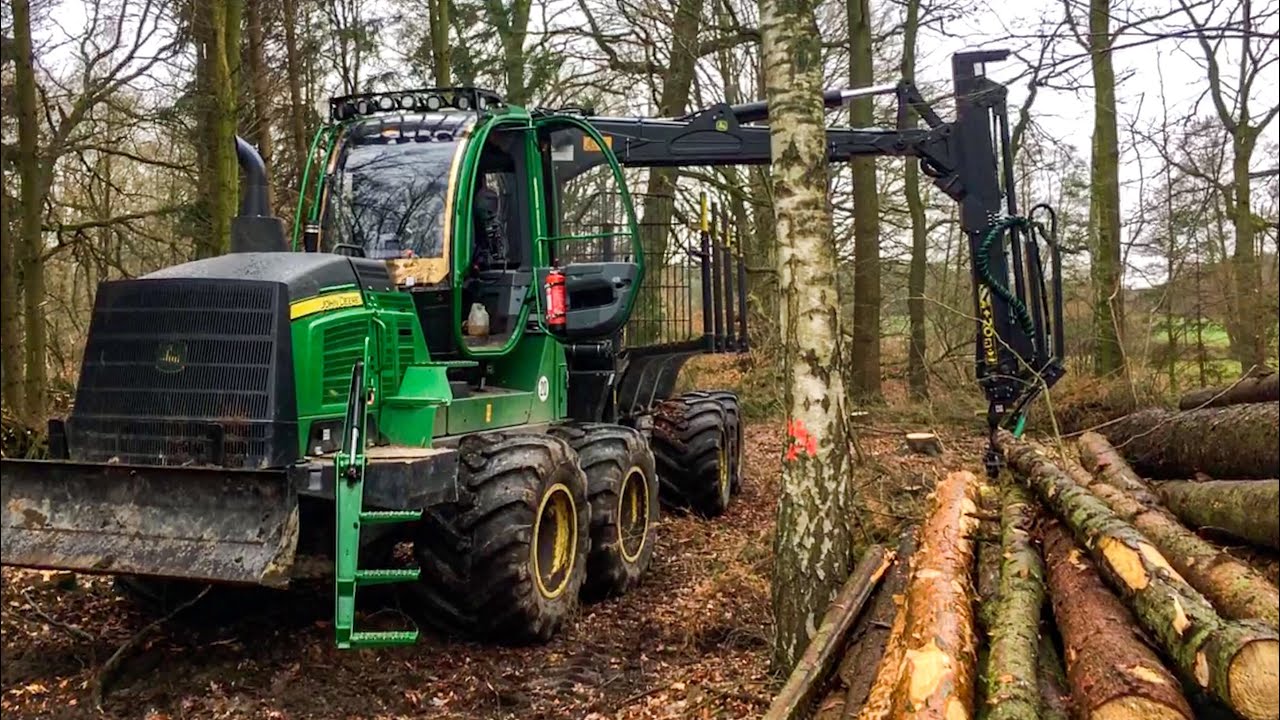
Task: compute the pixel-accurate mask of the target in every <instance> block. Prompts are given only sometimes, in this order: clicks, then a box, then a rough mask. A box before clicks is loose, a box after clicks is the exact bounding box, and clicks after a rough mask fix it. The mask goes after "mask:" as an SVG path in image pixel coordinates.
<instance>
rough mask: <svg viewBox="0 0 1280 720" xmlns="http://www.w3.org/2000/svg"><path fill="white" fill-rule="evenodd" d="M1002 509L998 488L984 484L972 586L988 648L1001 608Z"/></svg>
mask: <svg viewBox="0 0 1280 720" xmlns="http://www.w3.org/2000/svg"><path fill="white" fill-rule="evenodd" d="M1010 482H1013V477H1012V476H1011V475H1008V474H1007V473H1006V474H1002V475H1001V476H1000V484H1001V485H1003V484H1005V483H1010ZM1003 506H1004V498H1003V497H1002V494H1001V492H1000V487H999V486H997V485H994V484H992V483H983V484H982V486H981V487H980V488H979V490H978V507H979V508H980V509H981V511H982V512H981V518H982V519H981V520H980V521H979V523H978V533H977V536H976V538H975V543H974V548H975V549H974V554H975V555H977V558H978V562H977V565H978V567H977V572H978V575H977V580H976V581H975V586H976V590H977V595H978V610H977V614H976V617H977V621H978V633H979V636H980V638H981V639H982V641H983V643H982V644H983V645H984V646H986V645H987V641H988V640H989V639H990V636H991V629H992V628H993V627H994V626H995V623H996V615H997V608H998V606H999V604H1000V564H1001V560H1000V557H1001V547H1000V545H1001V536H1000V520H1001V512H1002V508H1003Z"/></svg>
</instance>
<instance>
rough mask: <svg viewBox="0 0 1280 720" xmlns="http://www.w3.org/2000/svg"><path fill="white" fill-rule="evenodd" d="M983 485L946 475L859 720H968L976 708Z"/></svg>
mask: <svg viewBox="0 0 1280 720" xmlns="http://www.w3.org/2000/svg"><path fill="white" fill-rule="evenodd" d="M977 493H978V481H977V478H975V477H974V476H973V473H970V472H965V471H960V472H953V473H950V474H948V475H947V476H946V477H945V478H943V479H942V481H941V482H939V483H938V487H937V489H935V490H934V493H933V510H932V512H931V513H930V515H929V517H928V519H927V520H926V521H925V524H924V525H923V526H922V527H921V529H920V539H919V545H920V547H919V549H918V550H917V551H916V553H915V555H914V559H913V562H912V568H911V577H910V579H909V580H908V581H907V589H906V593H905V595H904V598H903V606H902V608H901V609H900V610H899V612H898V616H897V618H895V620H894V630H893V631H891V633H890V638H889V643H890V645H889V646H888V648H887V649H886V650H885V657H884V660H883V661H882V662H881V664H880V668H879V670H878V671H877V673H876V680H875V683H874V684H873V685H872V688H871V693H870V697H869V698H868V700H867V704H866V705H865V706H864V707H863V709H862V712H861V713H860V714H859V715H858V717H859V718H860V719H861V720H872V719H873V718H874V719H877V720H878V719H880V718H886V717H888V718H893V719H894V720H901V719H903V718H921V719H923V718H938V719H939V720H944V719H946V718H967V717H969V716H970V713H971V711H972V708H973V690H974V687H973V667H974V660H975V655H976V647H975V643H974V629H973V584H972V581H971V579H970V572H969V569H970V567H971V566H972V564H973V537H972V536H973V533H974V531H975V530H976V529H977V525H978V518H977V509H978V506H977Z"/></svg>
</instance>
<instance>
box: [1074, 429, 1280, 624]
mask: <svg viewBox="0 0 1280 720" xmlns="http://www.w3.org/2000/svg"><path fill="white" fill-rule="evenodd" d="M1079 447H1080V461H1081V462H1082V463H1084V466H1085V468H1086V469H1087V470H1089V472H1091V473H1093V475H1092V476H1090V475H1089V474H1088V473H1085V472H1084V471H1083V470H1081V469H1080V468H1079V467H1078V466H1076V465H1075V463H1064V464H1065V466H1066V470H1067V471H1068V472H1071V471H1072V470H1075V471H1078V472H1079V473H1080V475H1081V476H1082V477H1080V478H1077V482H1081V483H1083V484H1085V485H1087V486H1088V487H1089V489H1090V490H1091V491H1092V492H1093V494H1094V495H1097V496H1098V497H1099V498H1101V499H1102V501H1103V502H1105V503H1106V504H1107V506H1108V507H1110V508H1111V509H1112V510H1113V511H1114V512H1115V513H1116V514H1117V515H1119V516H1120V519H1122V520H1124V521H1125V522H1127V523H1129V524H1131V525H1133V526H1134V527H1135V528H1137V529H1138V531H1139V532H1141V533H1142V534H1143V535H1145V536H1147V539H1149V540H1150V541H1151V542H1152V543H1154V544H1155V546H1156V547H1157V548H1159V550H1160V552H1161V553H1162V554H1163V555H1164V557H1166V558H1168V560H1169V564H1170V565H1172V566H1173V567H1174V569H1175V570H1177V571H1178V573H1179V574H1181V575H1182V577H1184V578H1186V580H1187V582H1189V583H1191V585H1192V587H1194V588H1195V589H1197V590H1199V591H1200V592H1201V593H1202V594H1203V595H1204V596H1205V597H1207V598H1208V599H1209V601H1210V602H1212V603H1213V605H1214V607H1216V608H1217V609H1218V611H1219V612H1221V613H1222V614H1223V615H1225V616H1226V617H1229V618H1235V619H1237V620H1245V619H1248V618H1258V619H1260V620H1263V621H1265V622H1266V623H1267V624H1268V625H1270V626H1271V627H1273V628H1280V590H1278V589H1277V588H1276V586H1275V585H1272V584H1271V583H1270V582H1268V581H1267V579H1266V578H1265V577H1263V576H1262V573H1259V572H1258V571H1257V570H1254V569H1253V568H1252V567H1250V566H1249V565H1248V564H1246V563H1244V562H1242V561H1240V560H1239V559H1237V558H1235V557H1232V556H1231V555H1230V554H1228V553H1227V552H1225V551H1223V550H1221V549H1220V548H1218V547H1216V546H1214V545H1213V544H1212V543H1209V542H1207V541H1206V540H1204V539H1203V538H1201V537H1200V536H1199V535H1196V534H1195V533H1194V532H1192V531H1190V530H1188V529H1187V528H1186V527H1185V526H1184V525H1183V524H1182V523H1180V522H1178V519H1177V518H1176V517H1174V516H1173V515H1172V514H1170V513H1169V512H1168V511H1167V510H1165V509H1164V507H1163V506H1162V505H1161V504H1160V499H1159V498H1158V497H1156V495H1155V493H1154V492H1152V491H1151V489H1150V488H1149V487H1148V486H1147V484H1146V483H1145V482H1143V481H1142V479H1141V478H1139V477H1138V476H1137V475H1135V474H1134V473H1133V470H1132V469H1131V468H1130V467H1129V465H1128V464H1127V463H1126V462H1125V461H1124V458H1122V457H1120V454H1119V453H1118V452H1116V450H1115V448H1113V447H1111V444H1110V443H1108V442H1107V440H1106V438H1104V437H1102V436H1101V435H1098V434H1096V433H1085V434H1084V435H1082V436H1081V437H1080V441H1079ZM1245 484H1246V485H1249V484H1255V483H1251V482H1249V481H1246V482H1245ZM1256 484H1261V483H1256ZM1271 512H1272V513H1275V512H1276V506H1275V502H1274V496H1273V498H1272V505H1271Z"/></svg>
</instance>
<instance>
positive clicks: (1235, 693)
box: [997, 405, 1280, 720]
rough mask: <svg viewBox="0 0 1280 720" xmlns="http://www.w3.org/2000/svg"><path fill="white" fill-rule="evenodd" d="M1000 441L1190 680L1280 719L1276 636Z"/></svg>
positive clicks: (1080, 490) (1245, 708)
mask: <svg viewBox="0 0 1280 720" xmlns="http://www.w3.org/2000/svg"><path fill="white" fill-rule="evenodd" d="M1237 407H1251V406H1248V405H1241V406H1237ZM997 440H998V442H999V443H1000V445H1001V447H1002V448H1003V449H1004V450H1005V453H1006V457H1007V459H1008V462H1009V466H1010V467H1011V468H1013V470H1014V472H1015V473H1016V475H1017V476H1018V477H1019V478H1021V479H1022V480H1023V481H1024V482H1026V483H1027V484H1028V485H1029V486H1030V487H1031V488H1032V489H1033V490H1034V491H1035V492H1036V495H1038V496H1039V497H1040V499H1041V500H1042V501H1043V502H1044V503H1045V504H1046V505H1048V506H1049V507H1050V508H1051V509H1052V510H1053V512H1054V513H1055V514H1056V515H1058V516H1059V517H1060V518H1062V519H1063V520H1064V521H1065V522H1066V524H1067V525H1068V526H1069V527H1070V528H1071V531H1072V532H1073V533H1074V534H1075V536H1076V538H1077V540H1079V541H1080V542H1081V544H1083V545H1084V546H1085V548H1086V549H1087V550H1088V551H1089V554H1090V556H1091V557H1092V558H1093V560H1094V562H1095V563H1096V564H1097V565H1098V568H1099V569H1100V570H1101V571H1102V573H1103V574H1104V575H1105V576H1106V577H1107V579H1108V580H1109V581H1110V582H1111V584H1112V585H1113V587H1115V588H1117V589H1118V590H1119V591H1120V592H1121V593H1122V594H1123V595H1124V597H1125V599H1126V600H1127V601H1128V602H1129V603H1130V605H1131V607H1132V608H1133V610H1134V613H1135V615H1136V616H1137V618H1138V620H1139V621H1140V622H1141V624H1142V626H1143V627H1144V628H1145V629H1146V630H1147V631H1148V632H1149V633H1150V634H1151V635H1152V636H1153V637H1154V638H1155V639H1156V640H1157V641H1158V642H1159V644H1160V647H1162V648H1163V649H1164V651H1165V653H1166V654H1167V655H1168V656H1169V657H1170V658H1171V659H1172V660H1173V661H1174V664H1175V666H1176V667H1177V669H1178V670H1179V671H1180V672H1181V673H1183V675H1184V676H1185V677H1186V679H1187V680H1188V681H1191V682H1194V683H1196V684H1197V685H1199V686H1200V687H1204V688H1207V689H1209V690H1210V691H1211V692H1212V694H1213V695H1215V696H1216V697H1218V698H1220V699H1222V700H1223V702H1225V703H1226V704H1227V705H1228V706H1230V707H1231V708H1232V709H1233V710H1234V711H1235V712H1236V713H1237V714H1239V715H1240V716H1241V717H1243V718H1246V719H1247V720H1275V719H1276V718H1277V717H1280V673H1278V672H1277V666H1278V665H1280V637H1277V634H1276V631H1275V630H1273V629H1271V628H1270V627H1267V625H1266V624H1265V623H1262V622H1260V621H1252V620H1227V619H1224V618H1222V617H1221V616H1220V615H1218V613H1217V611H1216V610H1214V608H1213V606H1212V605H1211V604H1210V603H1209V601H1208V600H1206V599H1205V597H1204V596H1203V595H1201V594H1200V593H1199V592H1197V591H1196V589H1195V588H1193V587H1191V585H1190V584H1188V583H1187V581H1186V580H1184V579H1183V578H1182V576H1181V575H1179V574H1178V572H1177V571H1176V570H1174V569H1173V567H1172V566H1170V565H1169V562H1168V561H1167V560H1166V559H1165V558H1164V556H1163V555H1161V554H1160V551H1159V550H1157V549H1156V548H1155V546H1154V545H1152V544H1151V543H1150V541H1148V540H1147V539H1146V538H1145V537H1144V536H1143V535H1142V534H1141V533H1139V532H1138V531H1137V530H1135V529H1134V528H1133V526H1132V525H1129V524H1128V523H1125V522H1124V521H1123V520H1121V519H1120V518H1119V517H1118V516H1117V515H1116V513H1115V512H1113V511H1112V510H1111V508H1109V507H1107V505H1106V503H1104V502H1102V500H1100V499H1098V498H1097V497H1096V496H1095V495H1093V494H1092V493H1091V492H1089V490H1088V489H1086V488H1085V487H1083V486H1081V485H1080V484H1079V483H1077V482H1075V481H1073V480H1072V479H1071V477H1070V476H1069V475H1067V473H1065V472H1063V471H1062V470H1061V469H1060V468H1059V467H1058V466H1057V465H1055V464H1054V463H1053V462H1052V461H1051V460H1050V459H1049V457H1048V455H1046V454H1045V452H1044V451H1043V450H1041V449H1040V448H1039V447H1038V446H1036V445H1035V444H1033V443H1031V442H1028V441H1025V440H1018V439H1015V438H1014V437H1013V435H1012V434H1011V433H1008V432H1003V431H1002V432H1000V433H999V435H998V437H997Z"/></svg>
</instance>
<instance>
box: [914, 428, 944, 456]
mask: <svg viewBox="0 0 1280 720" xmlns="http://www.w3.org/2000/svg"><path fill="white" fill-rule="evenodd" d="M907 447H908V448H910V450H911V452H913V453H916V454H917V455H928V456H929V457H937V456H939V455H941V454H942V441H941V440H939V439H938V436H937V435H934V434H933V433H926V432H913V433H907Z"/></svg>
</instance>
